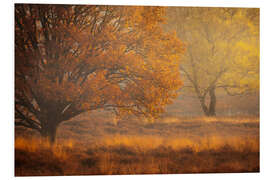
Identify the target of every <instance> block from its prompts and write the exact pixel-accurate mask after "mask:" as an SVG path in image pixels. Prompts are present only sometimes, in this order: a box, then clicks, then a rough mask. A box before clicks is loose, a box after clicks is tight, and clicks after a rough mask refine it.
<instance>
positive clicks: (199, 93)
mask: <svg viewBox="0 0 270 180" xmlns="http://www.w3.org/2000/svg"><path fill="white" fill-rule="evenodd" d="M169 12H170V14H169V15H168V16H169V18H168V19H169V20H170V21H169V26H167V27H168V29H170V28H173V29H176V31H177V35H178V36H179V37H180V39H181V40H183V42H184V43H185V44H186V49H187V50H186V53H185V55H184V57H183V59H182V63H181V66H180V70H181V73H182V74H183V78H184V86H183V88H182V91H189V92H193V93H195V95H196V97H197V98H198V100H199V102H200V105H201V107H202V110H203V112H204V114H205V115H206V116H215V115H216V103H217V99H218V96H217V95H216V94H217V92H219V93H223V94H224V92H225V93H227V94H228V95H246V94H252V93H257V92H258V90H259V9H248V8H177V7H172V8H170V11H169ZM222 91H223V92H222Z"/></svg>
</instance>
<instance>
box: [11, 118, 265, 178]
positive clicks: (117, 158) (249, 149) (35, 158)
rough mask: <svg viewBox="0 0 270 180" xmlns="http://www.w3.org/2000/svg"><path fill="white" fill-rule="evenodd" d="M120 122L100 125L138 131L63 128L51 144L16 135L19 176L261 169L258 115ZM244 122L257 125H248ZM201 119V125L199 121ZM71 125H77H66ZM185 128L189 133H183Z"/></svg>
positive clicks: (16, 162)
mask: <svg viewBox="0 0 270 180" xmlns="http://www.w3.org/2000/svg"><path fill="white" fill-rule="evenodd" d="M117 123H120V125H117ZM121 123H122V122H116V123H114V124H113V125H110V124H106V123H105V122H104V123H103V124H102V122H101V124H100V125H102V127H104V126H106V128H118V129H121V128H122V130H123V129H130V130H133V133H134V132H136V133H135V134H128V133H126V134H120V133H114V134H110V132H108V131H105V128H104V129H102V128H101V127H95V129H97V128H99V129H98V130H99V131H100V132H101V135H99V136H97V137H96V136H95V137H91V136H90V134H87V132H88V131H85V130H84V129H82V131H78V132H77V133H78V134H77V135H76V136H73V134H74V133H76V132H72V133H69V131H60V132H65V134H66V135H69V136H60V137H58V138H57V141H56V143H55V144H54V146H52V147H51V146H50V145H49V143H47V142H46V141H43V140H42V139H40V138H39V137H38V136H29V138H27V137H26V136H25V137H23V136H16V139H15V154H16V155H15V174H16V175H17V176H20V175H79V174H149V173H196V172H258V171H259V150H260V149H259V135H258V134H257V132H258V118H226V117H222V118H205V117H197V118H190V119H188V118H186V119H184V118H183V119H180V118H178V119H177V118H175V119H172V120H166V121H165V122H162V123H160V122H157V124H151V126H146V125H144V122H142V125H141V127H138V126H140V125H138V124H136V123H134V124H133V125H132V123H131V124H128V125H129V126H127V124H121ZM158 123H159V124H158ZM245 123H252V124H254V123H255V125H252V126H245ZM168 124H169V125H170V124H172V126H168ZM198 124H199V125H200V124H202V125H201V126H197V125H198ZM86 125H87V123H86V122H85V126H86ZM195 125H196V126H195ZM216 125H218V126H220V127H219V128H221V129H222V128H224V129H225V128H226V129H225V130H226V131H225V130H224V131H220V129H219V130H217V129H216V128H217V127H216ZM69 126H70V127H72V125H67V126H66V127H69ZM163 127H166V128H170V127H173V128H179V129H180V130H181V131H180V130H179V131H177V130H175V129H174V131H173V133H170V134H169V136H166V135H165V134H162V132H164V131H163V130H164V129H163ZM85 128H89V127H85ZM142 128H145V129H144V132H146V131H148V130H149V131H151V132H154V133H155V134H150V135H148V134H144V133H141V129H142ZM230 128H232V129H230ZM65 129H68V128H65ZM89 129H90V128H89ZM171 130H173V129H171ZM235 130H238V131H239V132H238V131H235ZM169 131H170V130H169ZM183 131H184V133H181V134H180V135H179V134H178V132H179V133H180V132H183ZM195 131H196V132H195ZM205 132H207V133H205ZM165 133H166V131H165ZM200 134H202V135H200ZM67 137H75V138H76V139H69V138H67ZM77 137H83V138H81V139H78V138H77ZM90 137H91V138H90Z"/></svg>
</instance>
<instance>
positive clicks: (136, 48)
mask: <svg viewBox="0 0 270 180" xmlns="http://www.w3.org/2000/svg"><path fill="white" fill-rule="evenodd" d="M164 15H165V10H164V8H162V7H136V6H134V7H121V6H92V5H91V6H85V5H83V6H81V5H80V6H77V5H76V6H74V5H35V4H32V5H28V4H16V5H15V118H16V119H15V124H16V125H17V126H24V127H27V128H31V129H35V130H37V131H38V132H40V134H41V135H42V136H43V137H45V138H47V139H48V140H49V141H50V142H51V143H53V142H54V141H55V136H56V131H57V127H58V126H59V124H60V123H62V122H64V121H68V120H70V119H71V118H73V117H75V116H77V115H78V114H81V113H83V112H86V111H90V112H91V111H93V110H96V109H104V110H111V111H113V112H115V113H116V114H117V115H119V116H121V115H125V114H134V115H136V116H143V117H147V118H155V117H157V116H158V115H159V114H160V113H162V112H163V111H164V107H165V106H166V105H167V104H169V103H171V101H172V99H173V98H175V97H177V94H178V92H177V90H178V89H179V88H180V87H181V84H182V82H181V80H180V77H179V76H180V72H179V58H180V56H181V54H183V46H182V44H181V42H180V41H179V39H178V38H177V36H176V34H175V33H168V32H165V31H163V29H162V27H161V25H162V24H163V23H165V19H164Z"/></svg>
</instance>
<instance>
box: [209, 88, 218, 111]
mask: <svg viewBox="0 0 270 180" xmlns="http://www.w3.org/2000/svg"><path fill="white" fill-rule="evenodd" d="M209 96H210V103H209V110H208V116H216V101H217V100H216V93H215V87H213V88H211V89H210V91H209Z"/></svg>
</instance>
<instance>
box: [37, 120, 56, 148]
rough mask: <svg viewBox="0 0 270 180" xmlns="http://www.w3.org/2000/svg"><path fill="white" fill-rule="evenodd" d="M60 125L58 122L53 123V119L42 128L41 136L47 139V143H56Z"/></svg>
mask: <svg viewBox="0 0 270 180" xmlns="http://www.w3.org/2000/svg"><path fill="white" fill-rule="evenodd" d="M58 125H59V123H58V122H57V121H51V119H49V120H48V121H46V123H44V124H43V126H42V129H41V136H42V137H43V138H44V139H45V141H48V142H49V143H50V145H53V144H54V142H55V137H56V131H57V128H58Z"/></svg>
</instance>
